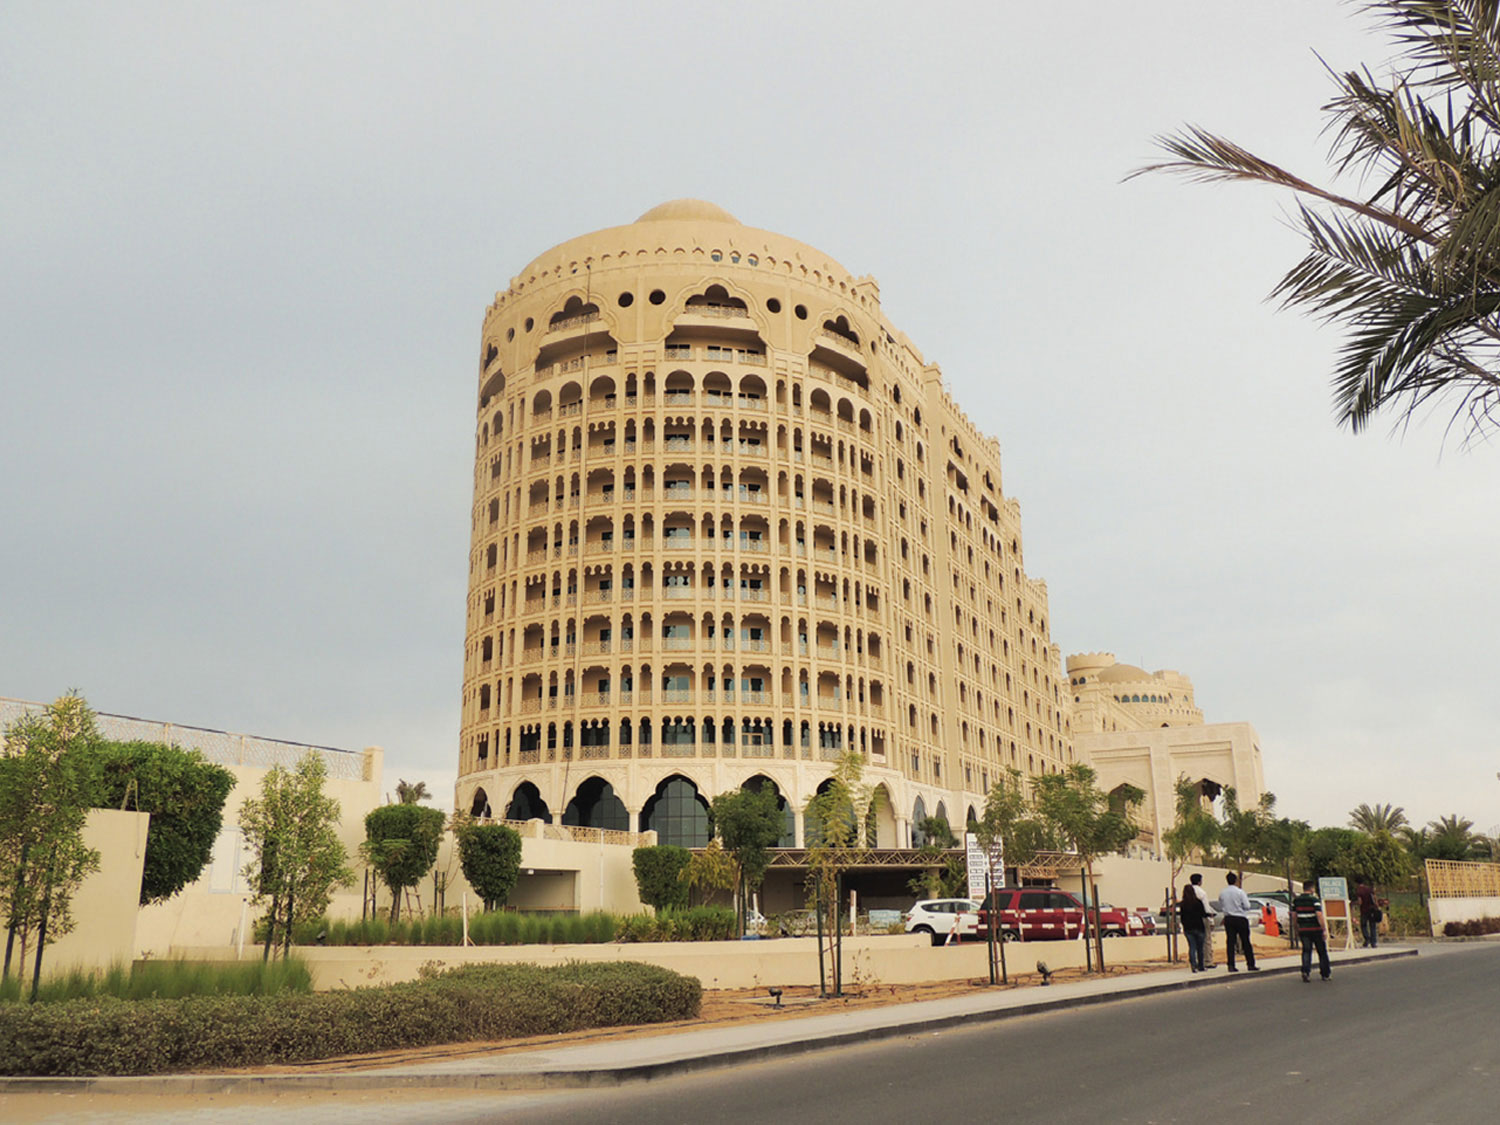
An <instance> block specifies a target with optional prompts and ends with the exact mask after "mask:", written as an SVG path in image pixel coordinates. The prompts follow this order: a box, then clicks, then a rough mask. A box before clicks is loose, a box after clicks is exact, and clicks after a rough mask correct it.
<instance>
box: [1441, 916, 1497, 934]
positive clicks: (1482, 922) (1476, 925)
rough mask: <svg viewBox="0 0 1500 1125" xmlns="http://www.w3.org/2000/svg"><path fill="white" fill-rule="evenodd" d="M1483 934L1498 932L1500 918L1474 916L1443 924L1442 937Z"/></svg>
mask: <svg viewBox="0 0 1500 1125" xmlns="http://www.w3.org/2000/svg"><path fill="white" fill-rule="evenodd" d="M1485 934H1500V918H1476V919H1474V920H1472V921H1469V922H1446V923H1444V925H1443V936H1444V937H1483V936H1484V935H1485Z"/></svg>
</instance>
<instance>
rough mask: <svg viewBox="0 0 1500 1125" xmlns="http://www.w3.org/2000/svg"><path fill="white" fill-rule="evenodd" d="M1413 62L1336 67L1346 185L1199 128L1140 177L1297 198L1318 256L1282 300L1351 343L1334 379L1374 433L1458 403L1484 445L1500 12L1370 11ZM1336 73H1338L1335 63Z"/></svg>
mask: <svg viewBox="0 0 1500 1125" xmlns="http://www.w3.org/2000/svg"><path fill="white" fill-rule="evenodd" d="M1364 6H1365V7H1366V8H1367V9H1368V10H1370V11H1372V12H1373V13H1375V14H1376V16H1377V19H1378V22H1380V23H1381V25H1382V26H1384V27H1385V29H1386V30H1387V31H1388V32H1389V33H1390V34H1391V35H1392V37H1393V38H1394V39H1395V42H1396V44H1397V46H1398V48H1399V50H1400V52H1401V54H1400V56H1399V57H1398V59H1397V61H1396V64H1395V66H1394V67H1393V70H1392V74H1391V77H1390V78H1389V80H1379V79H1377V78H1376V77H1375V75H1374V74H1373V73H1372V72H1371V71H1370V69H1369V68H1364V69H1360V70H1349V71H1345V72H1343V73H1339V72H1336V71H1334V70H1333V69H1332V68H1328V69H1329V74H1330V76H1331V77H1332V79H1333V81H1334V82H1335V84H1336V86H1337V92H1336V95H1335V96H1334V98H1333V99H1332V100H1331V101H1330V102H1328V103H1327V104H1326V105H1325V106H1324V107H1323V109H1324V112H1325V113H1326V114H1327V115H1328V118H1329V128H1328V131H1329V133H1330V134H1331V138H1332V140H1331V143H1332V152H1331V167H1332V171H1333V174H1334V179H1335V181H1337V180H1338V179H1339V178H1340V177H1345V176H1352V177H1356V178H1357V179H1358V180H1359V181H1360V182H1361V185H1362V187H1363V188H1364V190H1363V191H1361V193H1360V195H1359V196H1358V197H1355V196H1352V195H1351V194H1349V193H1347V192H1343V191H1340V190H1335V189H1334V188H1331V187H1325V186H1323V185H1320V184H1317V183H1314V182H1312V181H1310V180H1307V179H1305V178H1303V177H1301V176H1298V175H1296V174H1295V173H1293V172H1290V171H1288V170H1287V169H1286V168H1283V167H1281V166H1280V165H1278V164H1275V163H1273V162H1272V161H1269V160H1266V159H1265V158H1263V157H1260V156H1258V155H1256V154H1255V153H1253V152H1251V151H1250V150H1248V149H1246V148H1244V147H1243V146H1241V145H1238V144H1236V143H1234V142H1233V141H1229V140H1226V139H1225V138H1223V137H1220V136H1217V135H1216V134H1213V133H1210V132H1209V131H1207V130H1205V129H1202V128H1199V127H1197V126H1189V127H1187V128H1185V129H1183V130H1182V131H1181V132H1180V133H1178V134H1175V135H1173V136H1169V137H1164V138H1158V144H1159V146H1160V147H1161V148H1162V149H1164V150H1165V151H1166V153H1167V154H1168V156H1169V159H1167V160H1163V161H1160V162H1158V163H1155V164H1151V165H1149V166H1147V167H1145V168H1142V169H1140V170H1138V171H1137V172H1135V173H1133V174H1134V175H1139V174H1141V173H1142V172H1148V171H1149V172H1172V173H1174V174H1178V175H1183V176H1185V177H1186V178H1188V179H1190V180H1194V181H1199V182H1228V181H1236V182H1254V183H1264V184H1270V185H1272V186H1275V187H1279V188H1283V189H1286V190H1290V191H1292V192H1293V193H1294V194H1296V195H1297V197H1298V207H1299V210H1300V215H1301V220H1302V228H1303V231H1304V233H1305V235H1306V237H1307V241H1308V250H1307V253H1306V254H1305V255H1304V256H1303V258H1302V259H1301V261H1299V262H1298V263H1297V264H1296V265H1295V266H1293V267H1292V269H1291V270H1289V271H1288V272H1287V274H1286V276H1285V277H1283V278H1282V279H1281V282H1280V283H1279V284H1278V285H1277V286H1276V288H1275V290H1273V292H1272V294H1271V295H1272V297H1274V298H1277V299H1279V300H1280V301H1281V302H1282V304H1283V305H1284V306H1293V305H1295V306H1299V307H1301V308H1302V309H1304V310H1305V311H1307V312H1309V313H1311V314H1312V315H1315V316H1318V317H1319V318H1321V319H1324V320H1327V321H1332V322H1336V323H1338V324H1339V325H1341V326H1342V327H1343V328H1344V329H1345V330H1346V332H1347V335H1346V337H1345V339H1344V341H1343V344H1342V345H1341V347H1340V350H1339V353H1338V356H1337V359H1336V362H1335V367H1334V371H1333V373H1332V377H1331V383H1332V389H1333V397H1334V402H1335V405H1336V408H1337V411H1338V415H1339V418H1340V420H1341V422H1342V423H1344V424H1346V425H1349V426H1350V427H1351V428H1352V429H1354V430H1356V431H1359V430H1362V429H1364V428H1365V427H1366V426H1367V425H1368V424H1369V422H1370V420H1371V419H1372V418H1373V417H1374V415H1375V414H1376V413H1377V412H1378V411H1380V410H1382V409H1384V408H1386V407H1388V406H1392V405H1398V406H1399V409H1400V411H1401V415H1402V417H1403V418H1404V419H1405V420H1407V421H1410V419H1411V418H1412V415H1413V413H1414V412H1415V411H1416V410H1418V409H1419V408H1422V407H1424V406H1425V405H1427V404H1428V403H1431V402H1433V401H1435V400H1437V399H1442V398H1453V399H1456V404H1455V406H1454V413H1453V416H1452V419H1451V420H1450V423H1449V425H1450V427H1451V426H1453V425H1455V424H1459V423H1460V422H1462V423H1463V424H1464V425H1465V426H1466V428H1467V429H1468V431H1469V433H1470V435H1471V436H1472V435H1476V434H1479V433H1481V432H1484V431H1486V430H1488V429H1490V428H1491V427H1492V426H1493V425H1494V422H1493V420H1492V412H1495V414H1496V415H1500V0H1369V2H1367V3H1366V4H1365V5H1364ZM1324 65H1325V66H1326V65H1327V64H1326V63H1325V64H1324Z"/></svg>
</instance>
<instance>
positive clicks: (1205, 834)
mask: <svg viewBox="0 0 1500 1125" xmlns="http://www.w3.org/2000/svg"><path fill="white" fill-rule="evenodd" d="M1174 788H1175V789H1176V793H1177V800H1176V816H1175V817H1174V818H1173V820H1172V827H1171V828H1169V829H1167V830H1166V831H1165V832H1163V833H1162V836H1161V838H1162V842H1163V843H1164V844H1166V846H1167V867H1168V884H1169V885H1168V888H1167V910H1168V914H1167V933H1168V934H1169V935H1170V936H1171V941H1172V943H1173V944H1170V945H1169V948H1170V951H1171V956H1173V957H1176V956H1177V953H1176V948H1177V947H1176V945H1175V942H1176V938H1177V915H1176V909H1175V908H1176V905H1177V888H1178V887H1179V886H1180V885H1181V878H1182V871H1183V868H1185V867H1186V866H1187V865H1188V863H1190V862H1198V863H1202V862H1203V861H1204V860H1205V859H1207V858H1208V855H1209V853H1210V852H1212V851H1213V850H1214V848H1215V847H1216V846H1217V845H1218V842H1219V827H1220V826H1219V822H1218V820H1217V819H1216V818H1215V817H1214V814H1213V811H1212V809H1211V808H1209V807H1207V806H1205V804H1204V802H1203V790H1202V789H1201V788H1200V787H1199V785H1198V783H1197V782H1195V781H1190V780H1188V778H1187V777H1185V776H1179V777H1178V778H1177V782H1176V785H1175V786H1174Z"/></svg>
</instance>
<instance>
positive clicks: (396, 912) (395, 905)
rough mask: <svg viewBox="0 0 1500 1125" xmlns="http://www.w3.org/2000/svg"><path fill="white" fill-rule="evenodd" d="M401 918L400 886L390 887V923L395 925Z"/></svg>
mask: <svg viewBox="0 0 1500 1125" xmlns="http://www.w3.org/2000/svg"><path fill="white" fill-rule="evenodd" d="M400 918H401V888H399V887H392V888H391V925H393V926H394V925H395V924H396V923H397V922H398V921H399V920H400Z"/></svg>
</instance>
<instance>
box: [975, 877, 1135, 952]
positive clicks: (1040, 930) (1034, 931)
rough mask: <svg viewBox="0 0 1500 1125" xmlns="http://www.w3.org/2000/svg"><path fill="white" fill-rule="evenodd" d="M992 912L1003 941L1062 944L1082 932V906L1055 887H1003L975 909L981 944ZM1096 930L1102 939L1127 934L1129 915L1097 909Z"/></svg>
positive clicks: (1119, 910)
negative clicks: (996, 919)
mask: <svg viewBox="0 0 1500 1125" xmlns="http://www.w3.org/2000/svg"><path fill="white" fill-rule="evenodd" d="M991 898H993V899H994V906H993V907H992V906H991V902H990V899H991ZM996 908H998V911H999V933H1000V937H1001V939H1002V940H1004V941H1016V940H1020V941H1062V940H1066V939H1070V938H1076V937H1078V936H1079V935H1080V934H1081V933H1082V932H1083V925H1084V922H1083V910H1084V907H1083V903H1081V902H1079V901H1078V899H1076V898H1074V897H1073V896H1072V895H1071V894H1069V893H1068V892H1067V891H1064V890H1059V889H1058V888H1057V887H1006V888H1004V889H1003V890H998V891H995V892H994V893H993V894H992V895H991V896H990V897H988V898H986V899H985V900H984V902H983V903H982V904H981V905H980V908H979V930H978V937H979V939H980V940H981V941H988V940H989V933H990V915H991V912H992V910H994V909H996ZM1099 928H1100V929H1101V930H1102V931H1103V933H1104V936H1105V937H1119V936H1124V935H1126V934H1129V933H1131V932H1132V928H1131V925H1130V915H1129V914H1128V913H1127V912H1126V911H1124V910H1121V909H1119V908H1117V907H1110V906H1105V907H1101V908H1100V910H1099Z"/></svg>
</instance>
